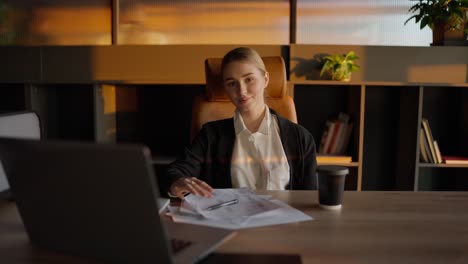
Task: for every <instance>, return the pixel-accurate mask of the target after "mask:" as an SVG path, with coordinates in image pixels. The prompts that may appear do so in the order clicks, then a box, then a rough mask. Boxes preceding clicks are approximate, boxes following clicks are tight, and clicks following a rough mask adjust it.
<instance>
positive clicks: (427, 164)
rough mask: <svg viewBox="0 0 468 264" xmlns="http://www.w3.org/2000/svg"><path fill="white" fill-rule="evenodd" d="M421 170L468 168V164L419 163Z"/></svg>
mask: <svg viewBox="0 0 468 264" xmlns="http://www.w3.org/2000/svg"><path fill="white" fill-rule="evenodd" d="M418 166H419V167H421V168H468V164H443V163H442V164H433V163H419V164H418Z"/></svg>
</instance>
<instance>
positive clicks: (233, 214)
mask: <svg viewBox="0 0 468 264" xmlns="http://www.w3.org/2000/svg"><path fill="white" fill-rule="evenodd" d="M211 208H215V209H211ZM169 211H170V213H169V215H170V216H171V217H172V219H173V220H174V222H179V223H189V224H198V225H205V226H213V227H219V228H225V229H241V228H249V227H258V226H265V225H274V224H284V223H291V222H299V221H307V220H312V219H313V218H312V217H310V216H308V215H306V214H304V213H303V212H301V211H299V210H297V209H295V208H292V207H291V206H289V205H287V204H286V203H283V202H281V201H279V200H276V199H271V197H268V196H262V195H257V194H255V193H254V192H252V191H250V190H248V189H245V188H241V189H214V190H213V197H212V198H205V197H201V196H196V195H188V196H186V197H185V200H184V201H183V202H182V204H181V206H180V207H171V206H169Z"/></svg>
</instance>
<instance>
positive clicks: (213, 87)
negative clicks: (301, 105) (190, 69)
mask: <svg viewBox="0 0 468 264" xmlns="http://www.w3.org/2000/svg"><path fill="white" fill-rule="evenodd" d="M262 59H263V62H264V63H265V67H266V69H267V71H268V72H269V74H270V81H269V83H268V86H267V88H266V91H267V94H268V97H267V98H266V100H265V102H266V103H267V105H268V106H269V107H270V108H272V109H273V110H275V111H276V112H278V114H279V115H281V116H282V117H285V118H287V119H289V120H291V121H292V122H294V123H297V115H296V107H295V105H294V101H293V99H292V98H291V96H289V95H286V91H287V81H286V67H285V64H284V60H283V58H282V57H280V56H276V57H263V58H262ZM221 61H222V59H221V58H208V59H206V60H205V77H206V87H205V93H204V94H202V95H199V96H196V97H195V99H194V102H193V109H192V129H191V133H190V136H191V139H193V138H194V137H195V135H196V134H197V133H198V131H200V129H201V127H202V126H203V124H205V123H207V122H210V121H215V120H220V119H225V118H230V117H232V116H233V114H234V109H235V107H234V105H233V104H232V103H231V101H230V100H229V97H228V96H227V94H226V92H225V91H224V87H223V85H222V78H221Z"/></svg>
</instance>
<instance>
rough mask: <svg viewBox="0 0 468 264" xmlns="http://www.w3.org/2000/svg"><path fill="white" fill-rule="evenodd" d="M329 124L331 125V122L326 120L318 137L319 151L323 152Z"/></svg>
mask: <svg viewBox="0 0 468 264" xmlns="http://www.w3.org/2000/svg"><path fill="white" fill-rule="evenodd" d="M330 125H331V122H330V121H329V120H327V122H325V127H324V128H323V133H322V138H321V139H320V146H319V149H318V152H319V153H324V149H325V143H326V141H327V137H328V131H329V130H330Z"/></svg>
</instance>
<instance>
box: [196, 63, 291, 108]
mask: <svg viewBox="0 0 468 264" xmlns="http://www.w3.org/2000/svg"><path fill="white" fill-rule="evenodd" d="M262 59H263V63H265V67H266V69H267V71H268V72H269V74H270V82H269V83H268V86H267V88H266V90H267V94H268V95H269V97H271V98H283V97H284V96H285V95H286V89H287V84H286V66H285V65H284V60H283V58H282V57H281V56H274V57H262ZM221 61H222V58H208V59H206V60H205V78H206V95H207V99H208V101H229V97H228V96H227V94H226V92H225V90H224V87H223V85H222V77H221Z"/></svg>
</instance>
